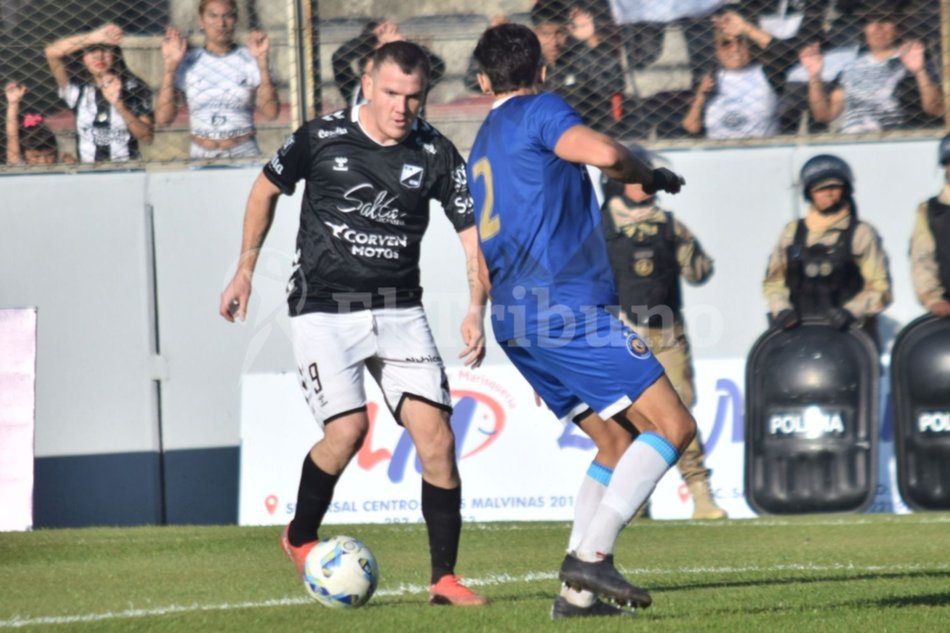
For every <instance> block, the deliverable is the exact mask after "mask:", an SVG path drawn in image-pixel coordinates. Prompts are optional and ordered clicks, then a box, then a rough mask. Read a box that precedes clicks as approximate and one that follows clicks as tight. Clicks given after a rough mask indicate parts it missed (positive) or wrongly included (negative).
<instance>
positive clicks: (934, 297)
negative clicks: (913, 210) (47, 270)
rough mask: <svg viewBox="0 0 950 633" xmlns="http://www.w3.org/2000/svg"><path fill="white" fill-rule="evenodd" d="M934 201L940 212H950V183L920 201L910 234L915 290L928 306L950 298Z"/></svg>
mask: <svg viewBox="0 0 950 633" xmlns="http://www.w3.org/2000/svg"><path fill="white" fill-rule="evenodd" d="M931 205H933V206H934V207H935V210H936V211H938V212H942V213H947V212H950V208H948V207H950V185H947V186H945V187H944V188H943V191H941V192H940V195H938V196H937V197H936V198H934V199H931V200H927V201H925V202H922V203H921V204H920V206H919V207H918V208H917V217H916V219H915V222H914V233H913V235H912V236H911V238H910V270H911V278H912V279H913V281H914V291H915V292H916V293H917V299H918V300H919V301H920V303H921V304H922V305H923V306H924V307H925V308H927V309H928V310H930V309H931V308H933V306H934V305H935V304H937V303H939V302H941V301H948V300H950V287H948V286H947V284H946V280H947V279H948V278H950V270H943V268H942V267H941V266H940V264H939V259H938V244H937V240H936V239H935V238H934V233H933V231H932V230H931V226H930V221H929V219H928V211H929V209H930V207H931ZM940 247H941V248H945V249H946V248H950V245H947V244H943V243H941V244H940Z"/></svg>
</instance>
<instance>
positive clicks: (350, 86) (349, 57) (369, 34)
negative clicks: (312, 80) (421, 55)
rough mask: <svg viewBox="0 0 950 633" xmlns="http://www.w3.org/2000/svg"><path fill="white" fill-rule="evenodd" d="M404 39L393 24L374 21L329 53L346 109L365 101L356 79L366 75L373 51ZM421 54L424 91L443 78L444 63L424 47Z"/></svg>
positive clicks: (337, 85) (397, 27)
mask: <svg viewBox="0 0 950 633" xmlns="http://www.w3.org/2000/svg"><path fill="white" fill-rule="evenodd" d="M405 39H406V38H405V36H403V34H402V33H401V32H400V31H399V26H398V25H397V24H396V23H395V22H391V21H389V20H383V21H381V22H377V21H375V20H374V21H371V22H367V23H366V26H364V27H363V31H362V32H361V33H360V34H359V35H357V36H356V37H354V38H353V39H351V40H349V41H347V42H344V43H343V45H342V46H340V48H338V49H336V50H335V51H334V52H333V80H334V81H335V82H336V87H337V88H339V89H340V94H341V95H343V99H344V100H345V101H346V104H347V105H349V106H354V105H356V104H357V103H362V102H363V101H365V99H363V98H362V86H361V84H360V77H361V76H362V75H363V74H364V73H365V72H366V71H367V63H368V62H369V60H370V58H371V57H372V56H373V53H374V52H376V49H377V48H379V47H380V46H382V45H384V44H388V43H389V42H399V41H402V40H405ZM422 50H423V51H425V53H426V55H427V56H428V58H429V83H428V87H427V90H431V89H432V86H434V85H435V84H436V82H438V81H439V80H441V79H442V77H443V76H444V75H445V60H443V59H442V58H441V57H439V56H438V55H436V54H435V53H433V52H432V51H430V50H429V49H428V48H426V47H424V46H423V47H422Z"/></svg>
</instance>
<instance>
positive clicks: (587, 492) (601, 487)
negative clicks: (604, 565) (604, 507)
mask: <svg viewBox="0 0 950 633" xmlns="http://www.w3.org/2000/svg"><path fill="white" fill-rule="evenodd" d="M613 472H614V471H613V470H612V469H610V468H607V467H606V466H604V465H603V464H598V463H597V462H596V461H593V462H591V463H590V467H588V469H587V474H586V475H584V480H583V481H582V482H581V488H580V490H578V491H577V498H575V499H574V523H573V525H571V537H570V539H568V542H567V551H569V552H573V551H574V550H575V549H577V546H578V545H579V544H580V542H581V538H583V536H584V532H585V531H586V530H587V526H588V525H590V521H591V519H592V518H594V513H595V512H597V508H598V507H599V506H600V502H601V501H602V500H603V498H604V493H605V492H606V491H607V485H608V484H609V483H610V477H611V475H612V474H613Z"/></svg>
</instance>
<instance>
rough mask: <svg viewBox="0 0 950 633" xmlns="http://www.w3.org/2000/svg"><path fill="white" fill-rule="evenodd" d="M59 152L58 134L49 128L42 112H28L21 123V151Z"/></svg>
mask: <svg viewBox="0 0 950 633" xmlns="http://www.w3.org/2000/svg"><path fill="white" fill-rule="evenodd" d="M26 150H32V151H36V152H49V151H53V152H58V151H59V146H58V144H57V143H56V135H55V134H54V133H53V130H51V129H49V128H48V127H47V126H46V123H45V122H44V118H43V116H42V115H40V114H35V113H27V114H25V115H24V116H23V121H22V122H21V124H20V151H21V152H24V151H26Z"/></svg>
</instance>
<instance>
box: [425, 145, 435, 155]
mask: <svg viewBox="0 0 950 633" xmlns="http://www.w3.org/2000/svg"><path fill="white" fill-rule="evenodd" d="M422 149H424V150H425V151H427V152H429V153H430V154H432V155H433V156H435V145H433V144H432V143H423V144H422Z"/></svg>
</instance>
